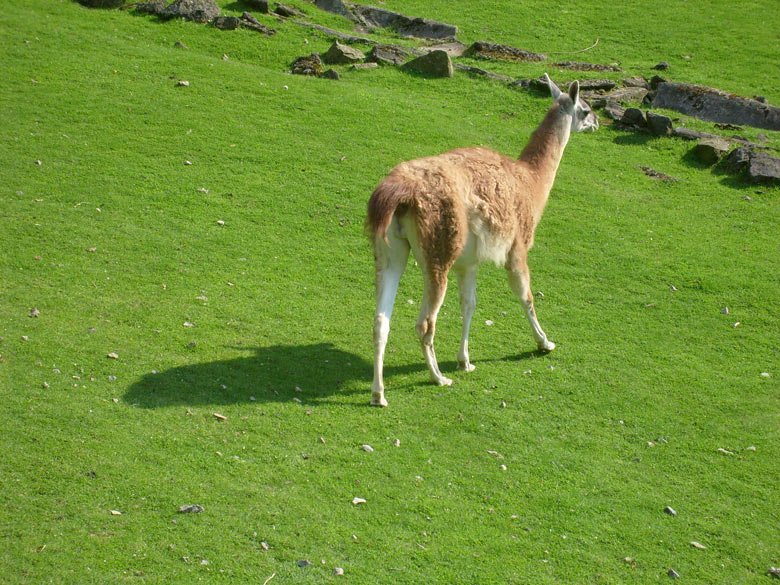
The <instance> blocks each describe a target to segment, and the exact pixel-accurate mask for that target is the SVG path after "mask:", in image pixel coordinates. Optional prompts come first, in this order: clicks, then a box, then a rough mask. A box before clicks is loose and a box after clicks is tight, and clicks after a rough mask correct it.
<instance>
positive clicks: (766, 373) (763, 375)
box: [761, 372, 772, 378]
mask: <svg viewBox="0 0 780 585" xmlns="http://www.w3.org/2000/svg"><path fill="white" fill-rule="evenodd" d="M761 377H762V378H771V377H772V374H770V373H769V372H761Z"/></svg>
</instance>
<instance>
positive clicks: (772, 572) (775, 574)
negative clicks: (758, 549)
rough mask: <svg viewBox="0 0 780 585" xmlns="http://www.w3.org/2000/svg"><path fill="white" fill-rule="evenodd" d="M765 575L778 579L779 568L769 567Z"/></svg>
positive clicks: (779, 574) (779, 577)
mask: <svg viewBox="0 0 780 585" xmlns="http://www.w3.org/2000/svg"><path fill="white" fill-rule="evenodd" d="M767 574H768V575H770V576H772V577H777V578H778V579H780V567H769V570H768V571H767Z"/></svg>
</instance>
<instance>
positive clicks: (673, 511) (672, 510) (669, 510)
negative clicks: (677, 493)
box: [664, 506, 677, 516]
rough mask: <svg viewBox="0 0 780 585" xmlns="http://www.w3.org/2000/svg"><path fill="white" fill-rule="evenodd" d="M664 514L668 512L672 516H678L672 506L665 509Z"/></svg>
mask: <svg viewBox="0 0 780 585" xmlns="http://www.w3.org/2000/svg"><path fill="white" fill-rule="evenodd" d="M664 512H666V513H667V514H669V515H670V516H677V512H675V510H674V508H672V507H671V506H666V508H664Z"/></svg>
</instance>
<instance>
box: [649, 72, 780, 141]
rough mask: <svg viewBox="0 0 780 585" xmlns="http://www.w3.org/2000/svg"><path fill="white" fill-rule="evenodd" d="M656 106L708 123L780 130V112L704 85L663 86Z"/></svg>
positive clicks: (657, 96) (754, 101)
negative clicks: (725, 123) (724, 123)
mask: <svg viewBox="0 0 780 585" xmlns="http://www.w3.org/2000/svg"><path fill="white" fill-rule="evenodd" d="M653 106H654V107H657V108H666V109H669V110H675V111H677V112H681V113H683V114H687V115H689V116H693V117H694V118H699V119H700V120H706V121H708V122H727V123H730V124H740V125H744V126H753V127H755V128H764V129H766V130H780V108H777V107H775V106H769V105H767V104H762V103H761V102H759V101H757V100H753V99H750V98H746V97H741V96H737V95H733V94H730V93H727V92H725V91H721V90H719V89H714V88H711V87H705V86H702V85H692V84H689V83H671V82H666V83H659V84H658V91H657V93H656V95H655V98H654V99H653Z"/></svg>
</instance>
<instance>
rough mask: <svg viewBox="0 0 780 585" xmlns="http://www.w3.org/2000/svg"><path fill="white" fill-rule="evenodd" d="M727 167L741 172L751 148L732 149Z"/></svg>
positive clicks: (724, 311) (725, 313) (731, 170)
mask: <svg viewBox="0 0 780 585" xmlns="http://www.w3.org/2000/svg"><path fill="white" fill-rule="evenodd" d="M724 162H725V168H726V170H727V171H728V172H730V173H740V172H742V171H743V170H745V168H746V167H747V166H748V163H750V149H749V148H747V147H745V146H740V147H739V148H735V149H734V150H732V151H731V152H730V153H729V155H728V156H727V157H726V159H725V161H724ZM720 312H721V313H723V314H724V315H728V314H729V308H728V307H724V308H723V309H721V311H720Z"/></svg>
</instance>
